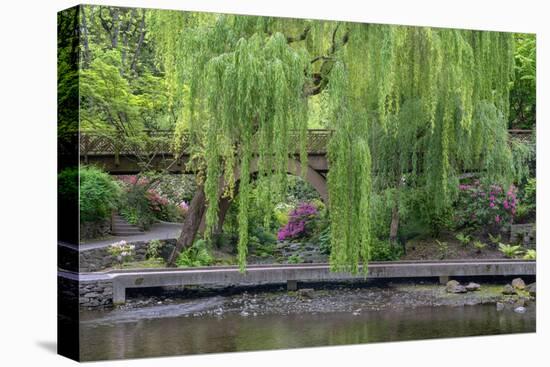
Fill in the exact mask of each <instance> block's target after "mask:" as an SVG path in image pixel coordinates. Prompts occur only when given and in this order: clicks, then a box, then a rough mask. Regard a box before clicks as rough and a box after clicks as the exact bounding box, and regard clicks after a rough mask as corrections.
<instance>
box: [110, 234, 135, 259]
mask: <svg viewBox="0 0 550 367" xmlns="http://www.w3.org/2000/svg"><path fill="white" fill-rule="evenodd" d="M135 249H136V246H134V245H130V244H128V243H126V241H124V240H122V241H119V242H115V243H113V244H111V245H110V246H109V250H108V251H109V254H111V255H112V256H114V257H115V258H116V259H117V261H118V262H119V264H120V265H122V264H123V263H125V262H128V261H130V260H132V259H133V258H134V254H135Z"/></svg>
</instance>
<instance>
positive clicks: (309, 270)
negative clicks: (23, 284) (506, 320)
mask: <svg viewBox="0 0 550 367" xmlns="http://www.w3.org/2000/svg"><path fill="white" fill-rule="evenodd" d="M62 273H63V272H60V274H59V275H60V276H66V277H71V278H72V279H75V280H76V279H78V280H79V281H80V282H83V283H89V282H98V281H101V282H102V283H104V282H106V283H112V287H113V302H114V303H115V304H117V303H124V302H125V300H126V289H127V288H146V287H163V286H185V285H204V284H227V285H230V284H277V283H281V284H285V283H286V284H287V285H289V287H290V288H295V286H296V284H297V283H296V282H298V281H339V280H350V279H365V275H364V274H363V273H358V274H351V273H342V272H331V271H330V267H329V265H328V264H295V265H255V266H249V267H248V268H247V270H246V272H244V273H241V272H239V269H238V267H236V266H212V267H202V268H187V269H142V270H115V271H110V272H102V273H101V272H100V273H84V274H82V273H81V274H76V273H68V272H64V273H65V274H62ZM526 275H536V262H535V261H526V260H484V261H471V260H455V261H394V262H371V263H369V265H368V273H367V276H366V278H367V279H383V278H425V277H437V278H439V279H440V280H441V279H448V277H459V276H526Z"/></svg>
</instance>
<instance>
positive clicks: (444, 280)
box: [439, 275, 449, 285]
mask: <svg viewBox="0 0 550 367" xmlns="http://www.w3.org/2000/svg"><path fill="white" fill-rule="evenodd" d="M448 281H449V276H448V275H440V276H439V284H441V285H445V284H447V282H448Z"/></svg>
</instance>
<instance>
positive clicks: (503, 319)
mask: <svg viewBox="0 0 550 367" xmlns="http://www.w3.org/2000/svg"><path fill="white" fill-rule="evenodd" d="M197 302H200V303H203V302H210V303H211V304H210V305H209V306H212V305H213V304H215V303H216V302H221V300H220V299H218V298H216V297H213V298H212V299H209V300H204V299H203V300H199V301H197ZM199 307H201V305H200V304H199V303H189V304H185V305H184V304H180V305H162V306H155V307H147V308H143V309H135V310H125V311H122V310H119V311H117V310H111V311H93V312H85V313H83V314H82V321H81V331H80V336H81V346H82V349H81V358H82V360H85V361H92V360H102V359H117V358H139V357H155V356H169V355H185V354H197V353H220V352H234V351H252V350H266V349H282V348H296V347H316V346H327V345H343V344H357V343H373V342H389V341H403V340H415V339H430V338H447V337H461V336H478V335H497V334H509V333H526V332H534V331H535V325H536V322H535V307H534V305H533V306H530V307H529V308H528V309H527V312H526V313H524V314H516V313H514V312H512V311H511V310H504V311H500V312H499V311H496V308H495V305H494V304H493V305H477V306H464V307H448V306H440V307H419V308H401V309H385V310H381V311H368V312H361V313H360V314H359V315H353V314H352V313H348V312H346V313H343V312H334V313H318V314H311V313H306V314H294V315H262V316H255V317H254V316H247V317H244V316H241V315H239V314H233V313H227V314H224V315H223V316H221V317H217V316H200V317H194V316H193V310H194V308H199Z"/></svg>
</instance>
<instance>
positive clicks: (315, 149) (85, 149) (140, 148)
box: [79, 129, 331, 156]
mask: <svg viewBox="0 0 550 367" xmlns="http://www.w3.org/2000/svg"><path fill="white" fill-rule="evenodd" d="M142 133H143V134H142V135H135V136H130V137H128V136H123V135H113V134H112V133H111V134H109V133H105V132H99V131H89V132H82V133H81V134H80V140H79V148H80V155H81V156H88V155H113V154H114V155H119V154H120V155H136V154H144V155H147V154H153V153H155V154H172V153H173V152H174V131H173V130H145V131H143V132H142ZM330 135H331V130H322V129H311V130H308V133H307V151H308V153H309V154H325V153H326V149H327V145H328V140H329V138H330ZM189 137H190V136H189V134H183V135H182V145H181V146H182V151H183V152H184V153H186V152H188V148H189V140H190V139H189Z"/></svg>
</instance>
